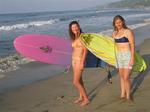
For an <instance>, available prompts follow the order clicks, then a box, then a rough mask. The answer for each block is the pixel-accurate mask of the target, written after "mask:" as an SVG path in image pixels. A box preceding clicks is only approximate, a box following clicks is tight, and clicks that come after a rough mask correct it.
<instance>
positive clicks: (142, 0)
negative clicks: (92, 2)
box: [108, 0, 150, 8]
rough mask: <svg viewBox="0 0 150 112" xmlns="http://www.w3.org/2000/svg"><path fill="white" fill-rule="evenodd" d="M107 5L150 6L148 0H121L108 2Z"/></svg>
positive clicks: (149, 0)
mask: <svg viewBox="0 0 150 112" xmlns="http://www.w3.org/2000/svg"><path fill="white" fill-rule="evenodd" d="M108 7H132V8H142V7H150V0H122V1H119V2H114V3H110V4H109V5H108Z"/></svg>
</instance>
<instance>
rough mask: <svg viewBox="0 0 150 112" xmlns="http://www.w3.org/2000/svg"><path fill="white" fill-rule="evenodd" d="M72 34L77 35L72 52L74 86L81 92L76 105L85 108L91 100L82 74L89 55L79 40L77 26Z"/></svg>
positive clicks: (72, 28)
mask: <svg viewBox="0 0 150 112" xmlns="http://www.w3.org/2000/svg"><path fill="white" fill-rule="evenodd" d="M71 30H72V32H73V33H74V34H75V37H76V38H75V40H74V41H72V45H77V46H74V47H73V52H72V67H73V84H74V86H75V87H76V88H77V90H78V91H79V98H78V99H77V100H75V101H74V103H80V105H81V106H85V105H87V104H88V103H89V99H88V96H87V93H86V90H85V87H84V84H83V80H82V72H83V69H84V64H85V59H86V55H87V49H86V48H85V47H84V46H83V45H82V43H81V41H80V40H79V36H80V34H81V33H80V29H79V27H78V26H77V25H76V24H73V25H72V26H71Z"/></svg>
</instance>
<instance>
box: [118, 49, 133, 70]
mask: <svg viewBox="0 0 150 112" xmlns="http://www.w3.org/2000/svg"><path fill="white" fill-rule="evenodd" d="M116 58H117V63H116V68H127V69H132V66H129V62H130V59H131V52H130V51H118V52H117V55H116Z"/></svg>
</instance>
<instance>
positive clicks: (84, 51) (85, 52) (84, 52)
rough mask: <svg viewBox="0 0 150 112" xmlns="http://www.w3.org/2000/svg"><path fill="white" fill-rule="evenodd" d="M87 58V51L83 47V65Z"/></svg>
mask: <svg viewBox="0 0 150 112" xmlns="http://www.w3.org/2000/svg"><path fill="white" fill-rule="evenodd" d="M86 56H87V49H86V48H85V47H84V46H83V57H82V62H83V63H85V60H86Z"/></svg>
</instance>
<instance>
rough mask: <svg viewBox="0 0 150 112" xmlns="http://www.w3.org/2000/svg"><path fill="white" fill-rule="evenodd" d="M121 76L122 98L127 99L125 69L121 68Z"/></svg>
mask: <svg viewBox="0 0 150 112" xmlns="http://www.w3.org/2000/svg"><path fill="white" fill-rule="evenodd" d="M119 76H120V86H121V95H120V97H121V98H125V96H126V91H125V80H124V69H123V68H119Z"/></svg>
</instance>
